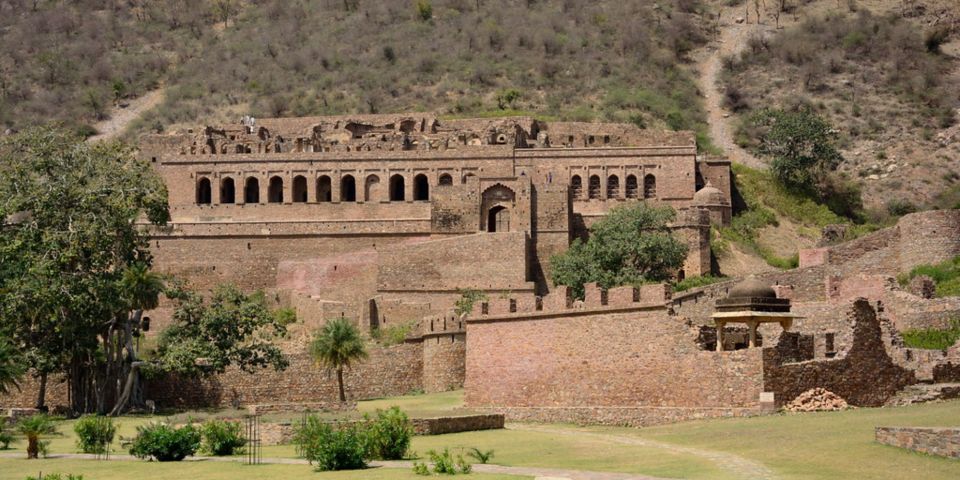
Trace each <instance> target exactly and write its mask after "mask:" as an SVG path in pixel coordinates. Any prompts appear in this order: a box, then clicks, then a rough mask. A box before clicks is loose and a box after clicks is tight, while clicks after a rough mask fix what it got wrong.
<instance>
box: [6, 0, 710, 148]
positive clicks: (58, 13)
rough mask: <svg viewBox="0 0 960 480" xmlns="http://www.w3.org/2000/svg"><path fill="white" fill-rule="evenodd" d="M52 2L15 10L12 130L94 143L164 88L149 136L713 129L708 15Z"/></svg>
mask: <svg viewBox="0 0 960 480" xmlns="http://www.w3.org/2000/svg"><path fill="white" fill-rule="evenodd" d="M34 3H36V2H25V1H24V2H0V17H2V18H3V19H4V20H0V21H2V22H3V23H2V24H0V25H2V27H3V29H2V30H0V32H2V33H0V43H2V44H4V45H5V46H6V45H10V46H13V47H14V48H6V47H5V48H4V49H3V51H2V53H0V66H3V67H2V69H0V72H2V73H0V78H3V84H4V85H16V87H15V88H13V89H4V90H3V92H4V93H3V94H2V102H3V105H2V108H0V111H3V112H5V113H3V114H2V116H0V123H2V124H4V125H6V127H7V128H21V127H23V126H25V125H29V124H33V123H40V122H45V121H49V120H61V121H66V122H68V123H70V124H72V125H75V126H77V127H78V128H79V129H80V130H81V131H84V132H86V133H92V132H90V128H89V125H92V124H93V123H94V122H96V121H98V120H101V119H102V118H103V117H104V116H106V112H107V108H106V107H108V106H109V105H110V104H111V103H112V102H113V101H114V99H117V100H118V101H120V102H122V101H123V100H124V99H125V98H126V97H132V96H139V95H143V94H144V93H145V92H146V91H147V90H149V89H152V88H155V87H157V86H158V84H159V83H160V82H161V81H162V82H163V83H164V84H165V87H166V88H165V98H164V100H163V101H162V103H161V104H160V105H159V106H158V108H156V109H153V110H152V111H150V112H149V113H148V114H147V115H145V116H144V117H142V118H141V120H140V121H139V122H137V123H136V125H135V126H134V130H135V131H144V130H148V129H153V130H159V129H162V128H171V127H175V126H177V125H181V124H186V123H189V124H191V125H193V124H196V123H198V122H199V123H202V122H206V121H223V120H230V121H232V120H234V119H235V118H239V117H240V116H241V115H245V114H252V115H254V116H258V117H267V116H271V117H272V116H304V115H324V114H343V113H376V112H394V111H410V110H418V111H426V110H429V111H436V112H438V113H440V114H442V115H447V116H478V115H479V116H484V115H506V114H515V113H532V114H536V115H538V116H542V117H547V118H561V119H571V120H583V121H590V120H613V121H621V122H632V123H635V124H639V125H643V126H649V127H658V128H672V129H690V130H697V131H700V132H702V133H704V132H706V122H705V118H706V117H705V114H704V111H703V109H702V106H701V103H700V98H699V95H698V94H697V87H696V84H695V75H694V74H693V73H692V69H691V68H690V67H691V65H690V62H689V61H688V58H687V57H688V54H689V52H690V51H691V50H692V49H694V48H696V47H698V46H700V45H702V44H704V43H705V42H706V41H707V40H708V37H709V35H710V34H711V32H710V29H709V28H707V27H706V26H705V25H706V24H707V22H703V21H701V15H704V16H706V13H705V7H703V6H702V5H701V3H700V2H699V1H698V0H672V1H667V2H659V4H655V3H654V2H617V1H613V0H603V1H597V2H590V3H589V4H580V3H578V2H570V1H563V2H560V1H550V2H546V1H543V2H535V1H527V2H518V1H513V0H482V1H473V0H469V1H468V0H432V1H429V2H428V1H423V2H419V3H418V2H409V1H403V2H373V1H361V0H353V1H339V0H338V1H333V0H301V1H296V2H288V1H280V0H274V1H261V2H239V1H235V2H232V1H208V2H200V4H199V6H195V5H194V4H193V2H189V5H188V3H185V2H179V3H180V4H179V5H178V4H176V3H177V2H173V3H171V2H157V3H159V4H162V6H160V5H157V4H155V3H154V2H150V3H148V2H110V1H103V0H100V1H95V0H81V1H77V2H65V1H61V2H41V3H39V4H38V5H39V6H36V7H34V6H33V5H34ZM139 5H143V6H139ZM188 12H189V13H191V15H188ZM193 13H199V15H197V14H193ZM118 90H120V91H118ZM701 139H702V140H703V141H702V142H701V144H702V145H706V143H707V142H706V136H705V135H702V136H701Z"/></svg>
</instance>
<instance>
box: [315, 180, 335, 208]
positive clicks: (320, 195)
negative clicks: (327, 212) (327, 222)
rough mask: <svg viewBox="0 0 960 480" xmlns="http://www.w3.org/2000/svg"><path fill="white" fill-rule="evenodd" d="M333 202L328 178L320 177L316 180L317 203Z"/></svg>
mask: <svg viewBox="0 0 960 480" xmlns="http://www.w3.org/2000/svg"><path fill="white" fill-rule="evenodd" d="M332 200H333V188H332V187H331V184H330V177H328V176H326V175H322V176H321V177H320V178H318V179H317V201H318V202H329V201H332Z"/></svg>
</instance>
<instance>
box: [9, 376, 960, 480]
mask: <svg viewBox="0 0 960 480" xmlns="http://www.w3.org/2000/svg"><path fill="white" fill-rule="evenodd" d="M391 405H398V406H400V407H401V408H403V409H405V410H407V411H409V412H411V413H414V414H417V412H431V413H433V414H443V412H450V411H452V410H453V409H455V408H457V407H458V406H460V405H462V393H461V392H452V393H444V394H439V395H414V396H405V397H397V398H390V399H382V400H372V401H367V402H361V404H360V405H359V410H360V411H361V412H369V411H373V410H375V409H377V408H385V407H389V406H391ZM150 420H153V419H151V418H148V417H125V418H121V419H119V420H118V423H119V426H120V435H122V436H125V437H130V436H133V435H134V433H135V427H136V425H139V424H142V423H144V422H147V421H150ZM73 423H74V422H72V421H67V422H63V423H62V424H61V425H60V430H61V432H63V435H61V436H57V437H54V438H52V443H51V448H50V450H51V452H53V453H73V452H76V447H75V445H74V435H73ZM951 425H953V426H956V425H960V401H951V402H943V403H932V404H926V405H913V406H909V407H899V408H865V409H855V410H848V411H845V412H824V413H808V414H791V415H770V416H763V417H754V418H739V419H719V420H701V421H693V422H685V423H679V424H674V425H666V426H660V427H649V428H643V429H632V428H615V427H576V426H570V425H546V426H535V425H531V426H526V425H517V426H516V428H511V429H506V430H488V431H480V432H466V433H457V434H450V435H437V436H423V437H420V436H418V437H414V440H413V445H412V450H413V451H414V452H416V453H417V454H419V456H420V457H424V456H426V452H427V451H428V450H431V449H436V450H440V449H443V448H450V449H451V451H452V452H453V453H454V454H455V455H456V454H457V453H460V452H465V451H466V450H467V449H469V448H470V447H477V448H480V449H482V450H490V449H493V450H494V451H495V454H494V457H493V459H492V460H491V463H495V464H501V465H509V466H529V467H548V468H566V469H576V470H595V471H611V472H628V473H638V474H646V475H651V476H658V477H669V478H701V479H708V478H709V479H728V478H729V479H732V478H740V477H741V476H742V475H740V474H738V473H739V472H737V471H736V469H735V468H731V465H729V464H725V463H723V462H718V461H717V460H716V458H717V456H716V454H717V453H718V452H720V453H721V454H722V455H721V456H725V457H730V458H733V457H742V458H743V459H746V460H749V461H751V462H753V463H754V464H762V465H763V466H765V467H766V468H767V469H769V470H771V471H772V472H774V473H775V474H776V475H777V476H779V477H781V478H784V479H803V480H807V479H830V478H844V477H846V478H850V479H854V478H856V479H859V478H871V479H891V480H892V479H899V478H905V477H912V478H924V479H956V478H960V461H958V460H950V459H944V458H938V457H933V456H928V455H922V454H917V453H913V452H909V451H906V450H901V449H897V448H893V447H887V446H884V445H880V444H877V443H876V442H874V440H873V431H874V427H876V426H951ZM530 429H536V431H534V430H530ZM570 432H573V433H572V434H571V433H570ZM578 433H584V434H583V435H581V434H578ZM636 440H642V441H645V442H647V444H631V443H630V442H631V441H633V442H634V443H637V442H636ZM641 443H642V442H641ZM13 447H14V449H15V450H12V451H14V452H17V453H22V452H23V447H24V445H23V442H22V441H21V442H18V443H15V444H14V445H13ZM677 447H679V448H680V450H678V449H677ZM684 449H685V450H684ZM691 449H696V450H697V451H691ZM115 451H116V452H117V453H126V452H123V451H121V450H120V448H119V445H117V446H115ZM263 455H264V457H281V458H283V457H286V458H291V457H295V456H296V454H295V452H294V448H293V446H292V445H280V446H271V447H264V449H263ZM38 469H42V470H44V471H50V472H53V471H58V472H62V473H66V472H68V471H69V472H73V473H84V475H85V477H86V478H87V479H112V478H114V477H117V478H119V477H120V475H121V474H128V473H131V472H132V473H135V474H137V473H139V472H142V473H144V475H143V476H142V477H143V478H167V477H171V478H172V477H189V478H190V479H191V480H201V479H207V478H211V479H214V478H234V477H237V476H242V478H251V479H256V478H260V477H261V476H263V477H267V476H283V477H285V478H300V477H299V476H298V475H303V476H307V475H310V478H315V476H316V475H315V474H313V473H312V472H311V470H310V469H309V468H307V467H305V466H302V465H299V466H298V465H292V466H291V465H276V466H263V467H246V466H243V465H235V464H224V463H215V464H214V463H213V462H205V461H201V462H185V463H181V464H157V463H148V462H96V461H82V460H65V459H50V460H38V461H32V462H27V461H25V460H20V459H16V460H14V459H0V480H4V479H7V478H17V479H19V480H22V479H23V478H24V476H25V475H26V474H27V473H36V472H35V471H33V470H38ZM154 469H155V471H154ZM11 472H14V473H11ZM410 473H411V472H407V471H406V470H395V469H393V470H385V469H373V470H367V471H363V472H354V473H344V474H338V475H339V476H336V475H328V474H324V475H322V476H320V478H327V477H329V478H407V477H408V476H410ZM11 475H13V476H11ZM490 478H496V477H490Z"/></svg>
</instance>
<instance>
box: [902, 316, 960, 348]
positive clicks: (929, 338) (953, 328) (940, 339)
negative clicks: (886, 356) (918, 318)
mask: <svg viewBox="0 0 960 480" xmlns="http://www.w3.org/2000/svg"><path fill="white" fill-rule="evenodd" d="M958 340H960V319H953V320H952V321H951V322H950V328H946V329H936V328H924V329H912V330H907V331H905V332H903V344H904V345H906V346H907V347H910V348H926V349H930V350H945V349H947V348H950V347H952V346H954V345H955V344H956V343H957V341H958Z"/></svg>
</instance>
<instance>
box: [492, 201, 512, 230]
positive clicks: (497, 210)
mask: <svg viewBox="0 0 960 480" xmlns="http://www.w3.org/2000/svg"><path fill="white" fill-rule="evenodd" d="M488 215H489V216H488V217H487V231H488V232H491V233H493V232H509V231H510V210H509V209H508V208H507V207H504V206H496V207H493V208H491V209H490V213H489V214H488Z"/></svg>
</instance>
